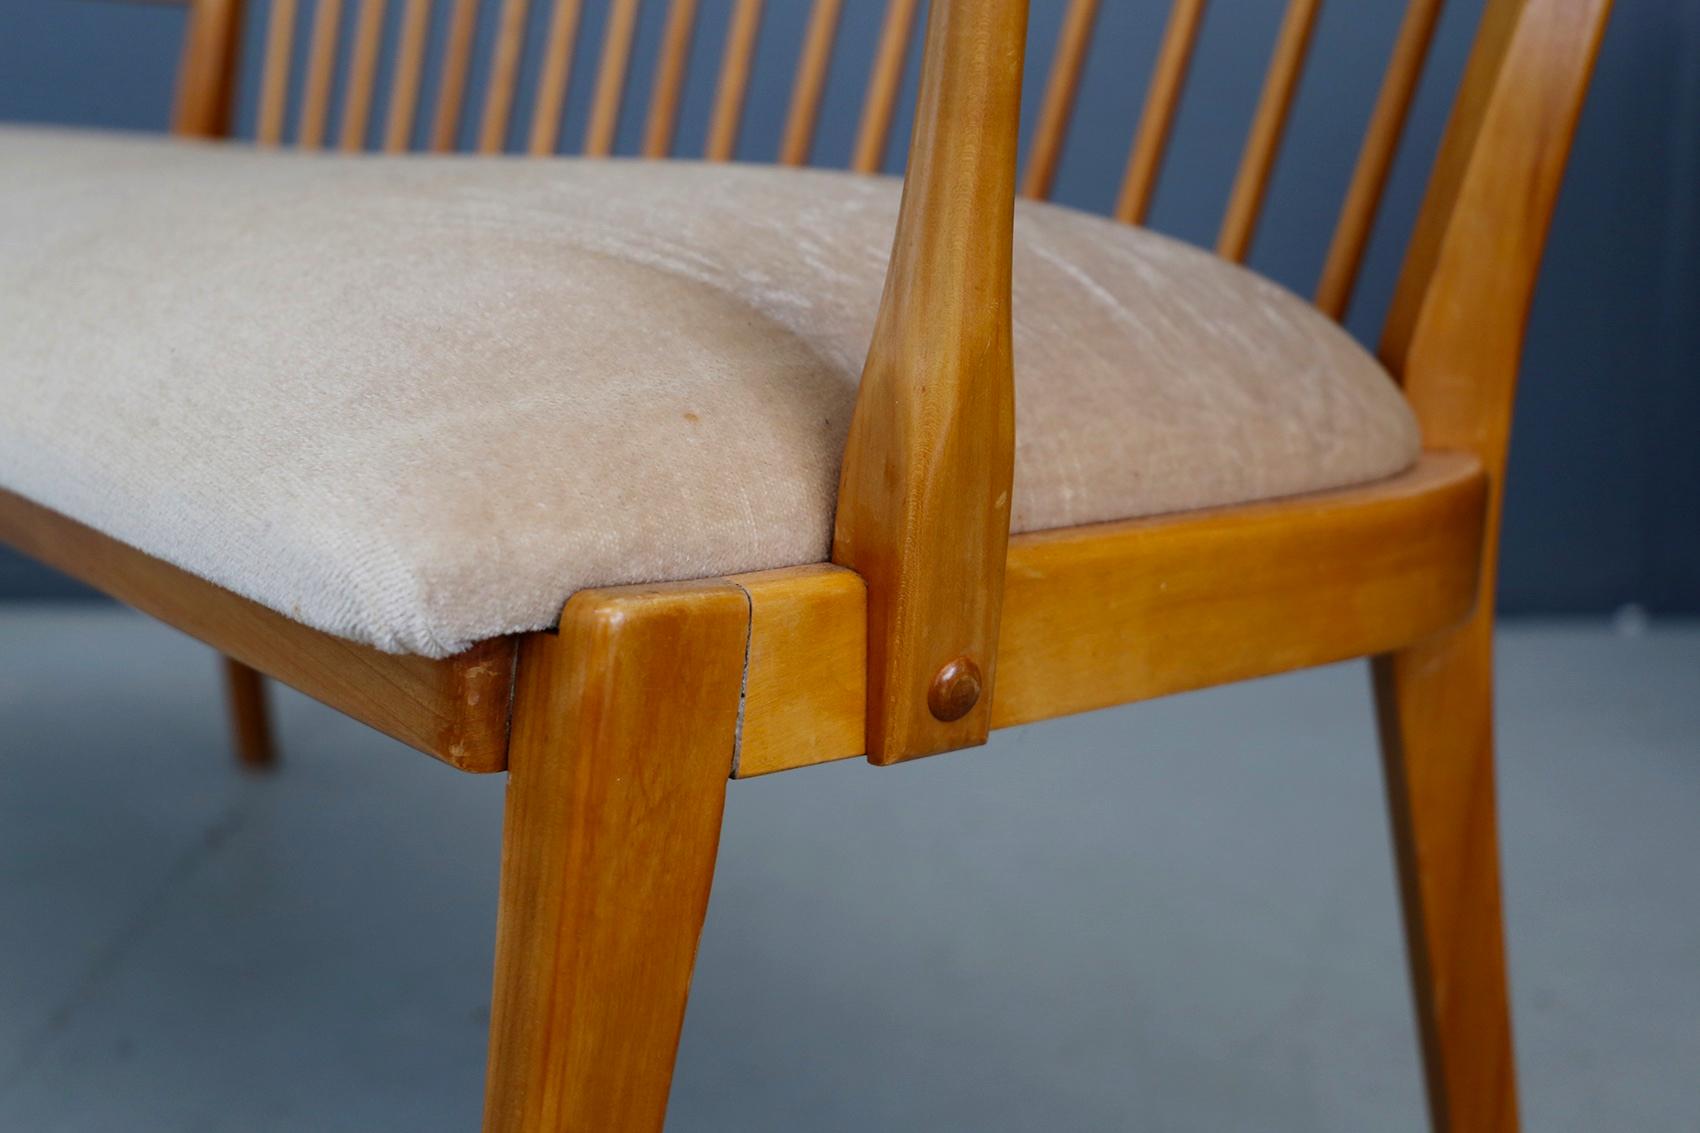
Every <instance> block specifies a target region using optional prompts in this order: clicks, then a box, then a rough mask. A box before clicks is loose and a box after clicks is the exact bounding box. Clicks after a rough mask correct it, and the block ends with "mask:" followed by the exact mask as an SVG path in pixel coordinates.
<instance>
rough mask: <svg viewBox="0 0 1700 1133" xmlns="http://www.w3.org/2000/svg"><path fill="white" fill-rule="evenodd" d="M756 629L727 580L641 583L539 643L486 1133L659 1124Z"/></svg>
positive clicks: (511, 865)
mask: <svg viewBox="0 0 1700 1133" xmlns="http://www.w3.org/2000/svg"><path fill="white" fill-rule="evenodd" d="M748 632H749V605H748V601H747V599H746V597H745V595H744V593H743V591H742V590H740V589H738V588H737V587H735V586H733V585H731V584H729V583H718V582H716V583H693V584H689V585H681V586H654V587H628V588H621V589H618V590H607V591H586V592H581V593H579V594H577V595H574V596H573V598H572V599H571V600H570V601H569V602H568V603H567V606H566V609H565V610H563V611H562V615H561V627H560V631H559V633H558V634H537V635H534V636H533V637H531V638H529V639H528V640H527V641H526V642H525V644H524V645H523V646H522V648H521V653H520V668H519V675H518V684H517V686H516V688H515V693H514V697H515V698H514V720H513V733H512V741H511V743H510V747H509V756H508V794H507V814H506V829H505V832H504V837H503V844H502V883H501V898H500V909H499V914H498V920H497V925H496V976H495V990H494V995H493V1000H492V1005H491V1020H490V1064H489V1073H488V1077H487V1079H486V1088H485V1100H484V1128H485V1130H486V1131H487V1133H518V1131H520V1130H526V1131H543V1130H547V1131H549V1133H562V1131H567V1133H606V1131H613V1130H619V1131H621V1133H650V1131H656V1130H660V1129H661V1127H662V1123H663V1121H664V1120H665V1118H666V1112H667V1092H668V1088H669V1085H670V1084H671V1081H672V1075H673V1059H674V1055H675V1053H676V1051H677V1048H678V1043H679V1031H680V1027H681V1026H682V1024H683V1022H684V1015H685V1000H686V997H687V995H688V993H689V991H690V983H691V967H692V964H693V962H694V960H695V958H696V949H697V938H698V936H699V934H700V933H701V930H702V923H703V916H704V914H705V912H706V911H707V908H708V891H709V884H710V882H711V881H712V879H713V876H714V859H715V851H716V848H717V846H718V843H719V839H720V820H721V813H722V810H723V808H724V805H725V798H726V785H727V781H728V778H729V775H730V772H731V767H732V758H733V746H734V743H735V735H736V729H737V722H738V701H739V695H740V692H741V688H742V683H743V664H744V649H745V644H746V640H747V635H748Z"/></svg>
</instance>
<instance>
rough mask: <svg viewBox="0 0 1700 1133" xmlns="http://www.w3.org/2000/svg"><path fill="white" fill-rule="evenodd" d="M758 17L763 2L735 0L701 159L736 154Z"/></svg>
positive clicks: (728, 157) (758, 28) (758, 31)
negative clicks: (706, 140) (706, 141)
mask: <svg viewBox="0 0 1700 1133" xmlns="http://www.w3.org/2000/svg"><path fill="white" fill-rule="evenodd" d="M761 15H762V0H737V6H736V7H734V8H733V9H732V19H731V22H730V23H729V24H728V25H727V27H726V46H725V47H724V49H723V50H722V52H721V57H720V82H719V84H718V85H717V86H716V87H715V93H714V111H713V113H712V114H711V115H710V117H709V122H708V143H707V145H706V146H705V147H704V149H703V156H704V157H706V158H707V159H708V160H710V161H731V160H732V158H733V156H734V155H735V154H736V152H737V149H738V131H739V127H740V126H741V124H742V123H743V118H744V102H745V99H746V97H747V96H748V94H749V89H750V71H751V68H752V66H753V65H754V63H755V56H756V40H757V38H758V37H759V36H760V35H761Z"/></svg>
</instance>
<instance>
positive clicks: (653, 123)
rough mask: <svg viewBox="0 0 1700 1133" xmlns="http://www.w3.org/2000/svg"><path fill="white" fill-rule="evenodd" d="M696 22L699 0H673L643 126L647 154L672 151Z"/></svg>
mask: <svg viewBox="0 0 1700 1133" xmlns="http://www.w3.org/2000/svg"><path fill="white" fill-rule="evenodd" d="M696 26H697V0H673V3H672V4H671V5H670V6H669V7H668V9H667V28H666V30H665V31H664V32H662V35H661V58H660V59H659V60H657V62H656V66H655V82H654V84H653V86H652V87H651V88H650V94H649V121H648V122H647V123H645V125H644V130H643V155H644V156H645V157H667V156H669V155H670V154H671V153H672V152H673V132H674V131H675V130H676V129H678V126H679V100H680V98H681V97H682V96H683V94H684V91H685V69H686V67H687V66H688V65H689V63H690V57H691V40H692V39H693V38H694V37H695V35H696Z"/></svg>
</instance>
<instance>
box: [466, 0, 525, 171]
mask: <svg viewBox="0 0 1700 1133" xmlns="http://www.w3.org/2000/svg"><path fill="white" fill-rule="evenodd" d="M530 15H531V3H530V0H502V7H501V10H500V12H498V13H497V17H496V46H495V50H494V51H493V52H492V54H491V57H490V77H489V79H488V81H487V85H486V86H485V88H484V115H483V117H482V118H481V119H480V120H479V123H478V152H479V153H501V152H502V150H504V149H506V148H507V144H508V119H509V116H510V115H511V114H512V113H513V107H514V88H515V87H516V86H517V85H518V84H519V64H520V54H521V52H522V51H524V49H525V21H526V19H527V17H529V16H530Z"/></svg>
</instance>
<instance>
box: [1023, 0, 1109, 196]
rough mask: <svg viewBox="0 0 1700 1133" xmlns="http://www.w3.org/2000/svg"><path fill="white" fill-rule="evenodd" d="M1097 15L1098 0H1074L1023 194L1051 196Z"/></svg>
mask: <svg viewBox="0 0 1700 1133" xmlns="http://www.w3.org/2000/svg"><path fill="white" fill-rule="evenodd" d="M1097 18H1098V0H1070V2H1069V6H1068V13H1067V14H1066V15H1065V16H1064V17H1063V25H1062V31H1061V32H1060V33H1058V35H1057V50H1056V55H1055V56H1054V57H1053V58H1052V60H1051V75H1050V78H1049V79H1047V80H1046V82H1045V101H1044V102H1043V104H1041V106H1040V108H1039V125H1038V129H1037V130H1035V131H1034V134H1033V143H1032V148H1031V150H1029V152H1028V155H1027V171H1026V173H1025V174H1023V175H1022V179H1021V194H1022V196H1025V197H1032V198H1034V199H1037V200H1043V199H1045V198H1046V197H1049V196H1050V195H1051V184H1052V182H1054V181H1055V180H1056V176H1057V165H1058V164H1059V163H1060V162H1061V161H1062V150H1063V140H1064V139H1065V138H1066V137H1067V136H1068V126H1069V121H1070V120H1071V119H1072V118H1073V117H1074V100H1075V98H1076V96H1078V95H1079V93H1080V79H1081V76H1082V74H1084V72H1085V70H1086V53H1087V51H1088V50H1089V49H1090V47H1091V45H1092V27H1093V23H1094V21H1096V20H1097Z"/></svg>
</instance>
